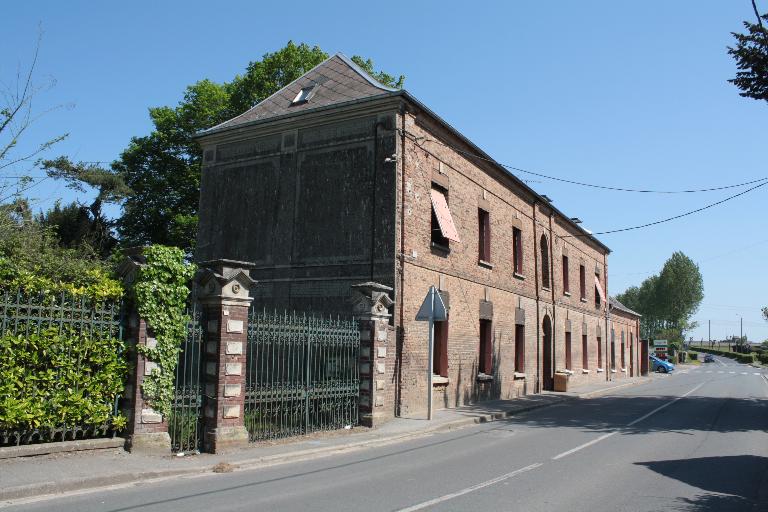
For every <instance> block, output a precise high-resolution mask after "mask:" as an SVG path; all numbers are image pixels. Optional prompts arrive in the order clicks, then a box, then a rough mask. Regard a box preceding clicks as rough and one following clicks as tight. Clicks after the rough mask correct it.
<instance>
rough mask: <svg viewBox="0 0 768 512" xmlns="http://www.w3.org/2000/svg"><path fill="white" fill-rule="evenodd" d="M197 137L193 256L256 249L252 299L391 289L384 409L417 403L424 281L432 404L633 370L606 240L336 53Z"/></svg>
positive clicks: (343, 299) (328, 301)
mask: <svg viewBox="0 0 768 512" xmlns="http://www.w3.org/2000/svg"><path fill="white" fill-rule="evenodd" d="M198 140H199V142H200V144H201V146H202V148H203V155H204V157H203V160H204V164H203V176H202V184H201V199H200V226H199V235H198V246H197V258H198V259H199V260H214V259H219V258H227V259H231V260H239V261H247V262H250V263H253V264H254V268H253V270H252V271H251V276H252V277H253V278H254V279H255V280H256V281H258V282H259V285H258V286H257V287H256V288H255V291H254V292H253V297H254V302H255V304H263V305H264V306H265V307H278V308H290V309H296V310H314V311H323V312H327V313H334V314H345V315H348V314H349V313H350V311H351V306H350V295H351V293H352V291H351V286H352V285H354V284H358V283H361V282H364V281H372V282H376V283H381V284H383V285H386V286H388V287H391V288H392V292H391V294H392V299H394V304H393V306H392V307H391V309H390V313H391V314H392V317H391V327H392V329H391V330H392V332H393V333H395V334H394V336H396V345H395V344H393V345H395V346H396V353H395V354H394V355H393V357H392V359H391V361H390V360H389V359H387V365H388V367H387V369H386V371H385V372H384V375H385V376H386V380H387V382H386V387H387V390H388V391H387V393H386V394H385V396H387V397H388V398H387V399H386V402H385V403H383V404H380V405H381V406H382V407H383V409H384V410H385V411H386V414H389V415H394V414H398V415H403V416H409V415H414V414H421V413H422V412H423V411H424V409H425V408H426V403H427V398H426V397H427V395H426V393H427V378H428V375H427V366H428V353H427V336H428V332H427V324H426V323H425V322H417V321H415V320H414V318H415V315H416V312H417V310H418V308H419V306H420V304H421V302H422V300H423V299H424V297H425V295H426V293H427V291H428V289H429V287H430V286H431V285H434V286H435V287H437V288H438V289H439V290H440V291H441V295H442V296H443V298H444V300H445V302H446V305H447V306H448V309H449V318H448V320H447V321H445V322H440V323H438V324H437V325H436V327H435V340H436V341H435V350H436V353H435V355H436V357H435V362H434V366H433V374H434V375H435V378H434V379H433V393H434V397H435V403H436V404H437V405H438V407H441V406H442V407H455V406H457V405H461V404H463V403H468V402H474V401H479V400H484V399H491V398H513V397H517V396H520V395H523V394H528V393H535V392H539V391H541V390H547V389H552V385H553V376H554V373H555V372H556V371H562V372H566V373H569V374H570V382H571V384H582V383H587V382H590V381H596V380H606V379H618V378H625V377H629V376H631V375H637V371H636V369H637V368H639V360H638V359H637V358H638V354H639V350H638V349H637V343H638V330H637V326H636V325H635V324H637V316H636V314H633V313H632V312H631V311H629V310H627V309H626V308H624V307H623V306H621V305H620V304H619V303H618V302H616V303H615V305H613V304H612V305H611V306H610V307H609V303H608V300H607V297H608V295H607V290H608V282H607V274H608V260H607V256H608V254H609V252H610V250H609V249H608V248H607V247H606V246H605V245H604V244H602V243H601V242H600V241H599V240H597V239H596V238H595V237H593V236H592V235H591V234H590V233H588V232H587V231H585V230H584V229H583V228H581V227H580V226H579V225H578V224H577V223H576V222H574V220H572V219H571V218H570V217H568V216H567V215H565V214H563V213H562V212H560V211H559V210H558V209H557V208H556V207H554V206H553V205H552V203H551V201H549V200H548V199H547V198H546V197H544V196H542V195H539V194H538V193H536V192H535V191H534V190H532V189H531V188H530V187H528V186H527V185H526V184H525V183H523V182H522V181H521V180H520V179H518V178H517V177H515V176H514V175H512V174H511V173H510V172H508V171H507V170H506V169H504V168H503V167H501V166H500V165H498V164H496V163H494V161H493V160H492V159H491V158H490V157H489V156H488V155H486V154H485V153H484V152H483V151H481V150H480V149H479V148H478V147H477V146H475V145H474V144H473V143H472V142H470V141H469V140H468V139H466V138H465V137H464V136H463V135H461V134H460V133H459V132H458V131H457V130H456V129H455V128H453V127H451V126H450V125H449V124H448V123H446V122H445V121H444V120H442V119H441V118H440V117H438V116H437V115H436V114H435V113H434V112H432V111H431V110H430V109H429V108H427V107H426V106H425V105H424V104H422V103H421V102H420V101H418V100H417V99H415V98H414V97H413V96H412V95H410V94H409V93H408V92H407V91H404V90H395V89H390V88H387V87H384V86H382V85H381V84H379V83H378V82H376V81H375V80H373V79H372V78H371V77H369V76H368V75H367V74H366V73H365V72H364V71H362V70H361V69H359V68H358V67H357V66H356V65H355V64H354V63H352V62H351V61H350V60H349V59H347V58H346V57H345V56H343V55H341V54H337V55H335V56H333V57H331V58H329V59H328V60H326V61H325V62H323V63H321V64H320V65H318V66H317V67H315V68H314V69H312V70H310V71H309V72H307V73H306V74H305V75H304V76H302V77H301V78H299V79H297V80H296V81H294V82H293V83H291V84H289V85H287V86H286V87H284V88H283V89H282V90H280V91H278V92H277V93H275V94H274V95H272V96H271V97H269V98H267V99H265V100H264V101H262V102H261V103H259V104H258V105H256V106H254V107H253V108H252V109H250V110H249V111H247V112H245V113H243V114H242V115H240V116H238V117H236V118H234V119H231V120H229V121H226V122H224V123H222V124H220V125H218V126H215V127H213V128H211V129H209V130H206V131H205V132H203V133H201V134H200V135H199V136H198ZM633 315H634V316H633ZM633 322H634V324H633ZM614 332H615V333H616V334H615V335H614V336H612V335H611V333H614ZM616 336H619V338H616ZM617 340H623V342H624V343H622V344H619V343H620V341H617ZM621 347H623V348H621ZM617 350H619V351H621V350H624V352H620V353H619V354H618V355H617V356H616V357H617V358H618V359H614V358H612V356H611V354H616V351H617ZM621 354H624V356H623V358H622V357H621ZM632 358H634V359H632ZM614 360H616V361H617V363H616V364H614V365H613V366H609V365H610V364H611V362H612V361H614ZM618 361H623V363H621V365H620V366H619V362H618ZM629 361H632V362H631V363H630V362H629ZM624 368H627V371H622V369H624ZM377 385H378V383H377Z"/></svg>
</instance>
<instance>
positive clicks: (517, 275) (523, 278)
mask: <svg viewBox="0 0 768 512" xmlns="http://www.w3.org/2000/svg"><path fill="white" fill-rule="evenodd" d="M512 276H513V277H515V278H517V279H520V280H522V281H525V276H524V275H523V274H518V273H517V272H515V273H513V274H512Z"/></svg>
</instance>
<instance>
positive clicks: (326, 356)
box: [245, 308, 360, 441]
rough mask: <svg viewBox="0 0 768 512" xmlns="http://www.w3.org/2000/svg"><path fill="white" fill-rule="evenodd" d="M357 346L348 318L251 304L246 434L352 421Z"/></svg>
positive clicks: (264, 435)
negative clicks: (263, 308)
mask: <svg viewBox="0 0 768 512" xmlns="http://www.w3.org/2000/svg"><path fill="white" fill-rule="evenodd" d="M359 352H360V330H359V327H358V323H357V321H356V320H354V319H348V320H346V319H340V318H336V319H333V318H323V317H319V316H311V315H297V314H295V313H293V314H288V313H282V314H279V313H277V312H275V313H267V312H265V311H255V310H254V309H253V308H252V309H251V310H250V311H249V315H248V352H247V355H248V364H247V373H246V376H247V377H246V379H247V384H246V394H245V427H246V428H247V429H248V433H249V437H250V440H251V441H258V440H263V439H276V438H280V437H288V436H294V435H299V434H306V433H309V432H314V431H320V430H335V429H339V428H344V427H347V426H354V425H357V423H358V398H359V394H360V390H359V386H360V377H359V372H358V356H359Z"/></svg>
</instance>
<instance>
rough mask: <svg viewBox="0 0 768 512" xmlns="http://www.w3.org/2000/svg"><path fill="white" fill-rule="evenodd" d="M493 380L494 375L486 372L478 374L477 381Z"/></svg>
mask: <svg viewBox="0 0 768 512" xmlns="http://www.w3.org/2000/svg"><path fill="white" fill-rule="evenodd" d="M492 381H493V375H488V374H485V373H478V374H477V382H492Z"/></svg>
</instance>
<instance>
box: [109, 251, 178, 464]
mask: <svg viewBox="0 0 768 512" xmlns="http://www.w3.org/2000/svg"><path fill="white" fill-rule="evenodd" d="M126 253H127V255H126V257H125V259H124V260H123V261H122V262H121V263H120V266H119V268H118V274H119V275H120V276H121V278H122V280H123V284H124V285H125V287H126V288H130V287H132V286H133V283H134V281H135V280H136V272H137V271H138V270H139V268H140V267H141V266H142V265H144V263H145V259H144V256H143V255H142V249H141V248H135V249H129V250H127V251H126ZM127 317H128V325H127V327H126V331H125V339H126V345H127V346H128V354H129V360H130V363H131V364H130V367H131V368H132V371H131V373H130V374H129V375H128V382H127V383H126V385H125V396H124V398H123V401H122V411H123V414H124V415H125V416H126V418H128V424H127V426H126V431H127V435H128V437H127V439H126V449H128V450H129V451H130V452H132V453H137V452H138V453H146V454H156V455H167V454H169V453H170V452H171V438H170V436H169V435H168V421H167V419H166V418H164V417H163V416H162V415H161V414H160V413H159V412H157V411H155V410H154V409H152V408H151V407H150V406H149V405H147V404H146V403H145V400H144V394H143V393H142V391H141V386H142V384H143V383H144V377H145V376H147V375H150V374H151V373H152V370H153V369H156V368H157V363H154V362H152V361H150V360H148V359H147V358H146V357H145V356H143V355H141V354H139V353H138V351H137V350H136V346H137V345H150V346H152V345H153V344H154V343H156V340H155V338H154V336H153V335H152V330H151V327H150V326H149V325H147V322H146V321H145V320H144V319H143V318H140V317H139V315H138V313H137V312H136V308H135V307H134V306H133V305H129V307H128V313H127Z"/></svg>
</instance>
